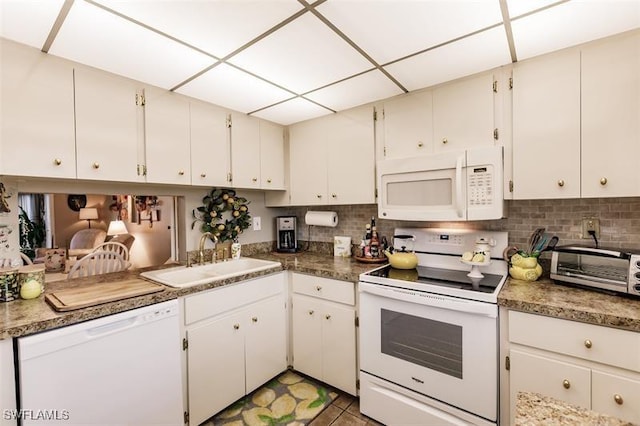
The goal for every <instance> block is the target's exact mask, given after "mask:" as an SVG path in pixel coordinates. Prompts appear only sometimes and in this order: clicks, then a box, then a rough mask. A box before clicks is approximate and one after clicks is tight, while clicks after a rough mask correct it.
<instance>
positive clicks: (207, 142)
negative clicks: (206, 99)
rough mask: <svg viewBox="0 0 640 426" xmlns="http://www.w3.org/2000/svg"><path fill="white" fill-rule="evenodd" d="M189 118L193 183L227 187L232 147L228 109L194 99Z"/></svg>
mask: <svg viewBox="0 0 640 426" xmlns="http://www.w3.org/2000/svg"><path fill="white" fill-rule="evenodd" d="M190 117H191V184H192V185H202V186H228V185H229V180H228V177H229V173H230V172H231V164H230V159H231V154H230V153H231V149H230V145H229V143H230V141H229V128H228V127H227V113H226V111H224V110H223V109H221V108H217V107H214V106H211V105H206V104H204V103H200V102H191V105H190Z"/></svg>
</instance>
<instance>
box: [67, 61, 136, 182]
mask: <svg viewBox="0 0 640 426" xmlns="http://www.w3.org/2000/svg"><path fill="white" fill-rule="evenodd" d="M75 85H76V140H77V155H78V161H77V167H78V178H79V179H92V180H105V181H107V180H108V181H123V182H137V181H144V176H143V172H142V168H139V167H138V164H140V163H142V162H141V161H140V162H139V161H138V154H139V147H141V145H142V143H143V140H142V137H141V133H140V132H139V131H141V129H142V122H141V121H142V109H141V108H142V105H137V104H138V103H141V102H139V101H137V97H138V96H137V95H138V94H142V91H141V90H140V89H139V88H138V84H137V83H136V82H134V81H133V80H128V79H125V78H122V77H118V76H116V75H112V74H107V73H105V72H102V71H97V70H92V69H85V68H78V69H76V70H75ZM138 92H139V93H138Z"/></svg>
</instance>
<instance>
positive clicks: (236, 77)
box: [176, 64, 293, 113]
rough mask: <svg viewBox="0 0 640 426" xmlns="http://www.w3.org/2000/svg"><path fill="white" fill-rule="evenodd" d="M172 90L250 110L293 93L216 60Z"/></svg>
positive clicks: (227, 105) (235, 108) (270, 103)
mask: <svg viewBox="0 0 640 426" xmlns="http://www.w3.org/2000/svg"><path fill="white" fill-rule="evenodd" d="M176 92H179V93H182V94H185V95H188V96H192V97H194V98H198V99H202V100H203V101H207V102H211V103H213V104H216V105H222V106H225V107H227V108H231V109H234V110H236V111H240V112H244V113H247V112H251V111H255V110H257V109H259V108H262V107H265V106H267V105H272V104H275V103H276V102H280V101H282V100H284V99H288V98H290V97H292V96H293V95H292V94H291V93H289V92H287V91H285V90H282V89H280V88H278V87H276V86H274V85H273V84H270V83H267V82H265V81H263V80H260V79H258V78H256V77H254V76H252V75H249V74H247V73H245V72H243V71H240V70H238V69H236V68H234V67H232V66H229V65H226V64H220V65H218V66H216V67H215V68H213V69H211V70H210V71H207V72H206V73H204V74H203V75H201V76H199V77H198V78H196V79H194V80H192V81H191V82H189V83H187V84H185V85H184V86H182V87H180V88H179V89H178V90H176Z"/></svg>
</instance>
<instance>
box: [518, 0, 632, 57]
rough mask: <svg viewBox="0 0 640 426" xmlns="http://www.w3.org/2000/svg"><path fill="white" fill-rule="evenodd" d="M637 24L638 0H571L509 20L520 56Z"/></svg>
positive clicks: (578, 42) (563, 46) (539, 53)
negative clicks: (570, 0)
mask: <svg viewBox="0 0 640 426" xmlns="http://www.w3.org/2000/svg"><path fill="white" fill-rule="evenodd" d="M638 27H640V1H637V0H617V1H595V0H589V1H572V2H568V3H563V4H561V5H558V6H554V7H552V8H549V9H547V10H544V11H542V12H538V13H534V14H532V15H529V16H527V17H525V18H522V19H517V20H515V21H513V22H512V23H511V28H512V30H513V39H514V43H515V46H516V54H517V56H518V59H519V60H522V59H526V58H530V57H532V56H537V55H541V54H543V53H548V52H552V51H554V50H558V49H562V48H565V47H569V46H575V45H577V44H581V43H585V42H588V41H591V40H595V39H598V38H602V37H606V36H609V35H613V34H616V33H620V32H624V31H627V30H631V29H634V28H638Z"/></svg>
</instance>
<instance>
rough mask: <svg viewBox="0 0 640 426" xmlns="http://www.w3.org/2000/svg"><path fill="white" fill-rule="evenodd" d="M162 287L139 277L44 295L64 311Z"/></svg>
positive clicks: (54, 307) (58, 308)
mask: <svg viewBox="0 0 640 426" xmlns="http://www.w3.org/2000/svg"><path fill="white" fill-rule="evenodd" d="M164 288H165V287H164V286H162V285H159V284H154V283H150V282H147V281H142V280H139V279H129V280H123V281H118V282H111V283H99V284H87V285H86V286H82V287H78V288H68V289H64V290H57V291H54V292H52V293H48V294H45V296H44V297H45V300H46V301H47V302H49V304H50V305H51V306H52V307H53V309H55V310H56V311H61V312H64V311H72V310H74V309H80V308H86V307H89V306H94V305H100V304H102V303H107V302H114V301H116V300H122V299H128V298H130V297H136V296H143V295H145V294H151V293H156V292H158V291H162V290H164Z"/></svg>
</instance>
